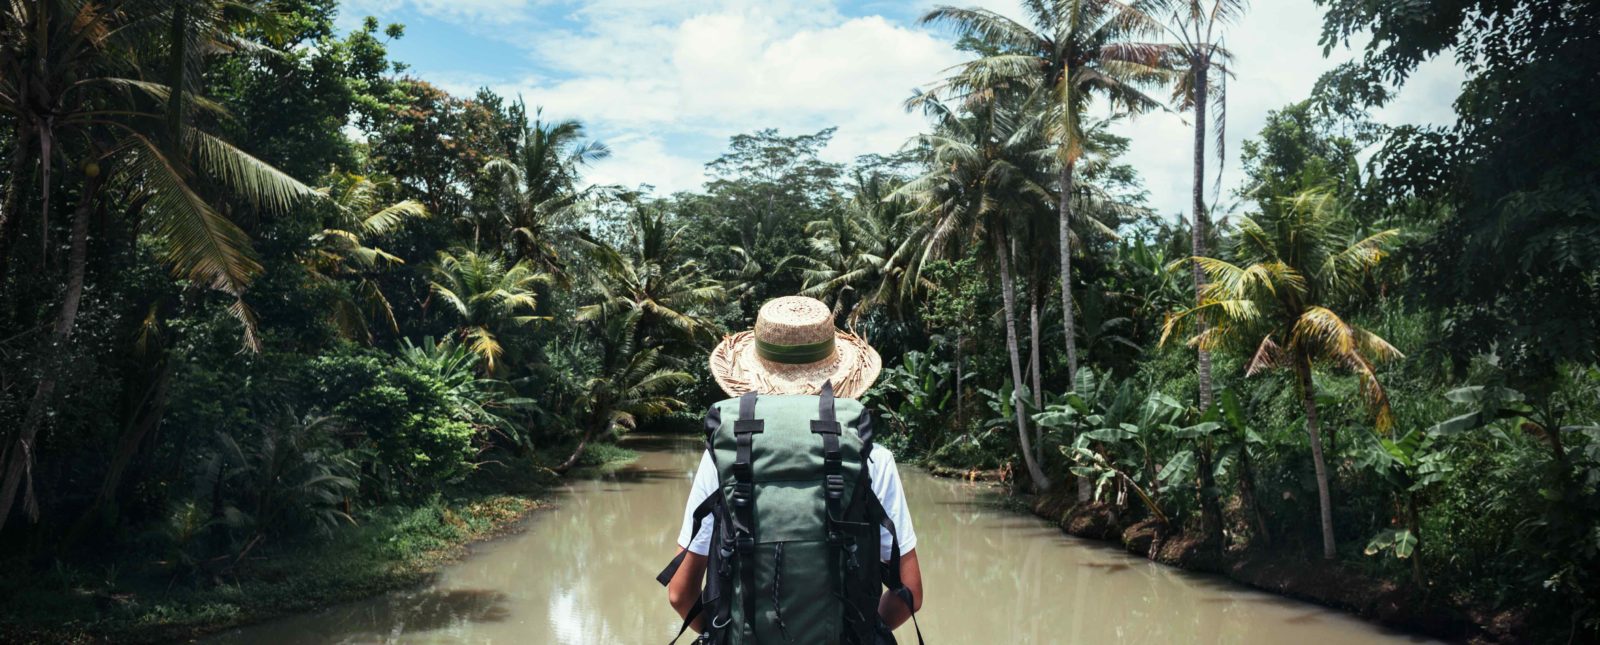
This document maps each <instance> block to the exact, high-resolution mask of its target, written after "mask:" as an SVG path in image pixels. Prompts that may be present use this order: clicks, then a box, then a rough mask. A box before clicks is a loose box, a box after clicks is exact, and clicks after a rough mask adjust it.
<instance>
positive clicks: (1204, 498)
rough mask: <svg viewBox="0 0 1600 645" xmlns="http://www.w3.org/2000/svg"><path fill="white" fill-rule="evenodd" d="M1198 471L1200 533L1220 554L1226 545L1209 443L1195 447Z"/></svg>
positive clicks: (1205, 442)
mask: <svg viewBox="0 0 1600 645" xmlns="http://www.w3.org/2000/svg"><path fill="white" fill-rule="evenodd" d="M1195 453H1196V454H1195V456H1196V457H1198V462H1199V463H1198V470H1199V471H1200V481H1199V484H1200V532H1201V535H1202V536H1204V539H1205V541H1206V542H1207V543H1209V545H1210V548H1211V549H1213V550H1215V551H1216V552H1218V553H1221V552H1222V550H1223V548H1224V547H1225V546H1226V544H1225V543H1224V542H1223V537H1222V505H1221V504H1220V503H1219V502H1218V501H1217V479H1216V473H1215V472H1214V471H1215V470H1216V467H1215V466H1214V465H1213V464H1212V462H1211V441H1210V440H1209V439H1208V440H1206V441H1204V442H1202V443H1201V444H1200V445H1197V446H1195Z"/></svg>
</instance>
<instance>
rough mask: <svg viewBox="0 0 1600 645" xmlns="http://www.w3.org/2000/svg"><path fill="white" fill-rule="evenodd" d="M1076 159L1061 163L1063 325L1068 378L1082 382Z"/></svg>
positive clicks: (1073, 381)
mask: <svg viewBox="0 0 1600 645" xmlns="http://www.w3.org/2000/svg"><path fill="white" fill-rule="evenodd" d="M1073 165H1074V162H1071V161H1067V162H1063V163H1062V164H1061V177H1060V183H1061V185H1060V186H1059V188H1060V190H1061V205H1060V220H1061V222H1060V224H1061V228H1060V239H1059V242H1060V249H1061V327H1062V330H1063V331H1065V332H1066V334H1067V335H1066V337H1065V338H1064V339H1063V342H1065V343H1066V345H1067V382H1068V383H1077V382H1078V334H1077V331H1076V330H1075V326H1076V323H1075V322H1074V317H1075V313H1074V311H1073V309H1072V232H1071V225H1072V167H1073Z"/></svg>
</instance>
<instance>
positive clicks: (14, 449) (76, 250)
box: [0, 174, 101, 530]
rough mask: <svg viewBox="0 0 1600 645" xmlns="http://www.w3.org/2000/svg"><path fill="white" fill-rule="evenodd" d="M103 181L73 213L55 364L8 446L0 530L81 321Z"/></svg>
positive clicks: (54, 337) (89, 187)
mask: <svg viewBox="0 0 1600 645" xmlns="http://www.w3.org/2000/svg"><path fill="white" fill-rule="evenodd" d="M100 185H101V176H100V175H98V174H97V175H96V176H94V177H89V178H88V180H87V182H86V183H85V184H84V189H83V195H82V197H81V200H80V201H79V202H78V207H77V209H75V210H74V212H73V214H72V250H71V252H70V255H69V257H68V261H67V289H66V292H65V294H63V296H62V298H61V313H60V314H59V315H57V317H56V325H55V329H54V330H52V331H51V335H50V347H49V349H48V350H47V351H48V352H49V354H51V359H50V363H51V364H49V365H47V366H46V367H45V375H44V377H43V378H42V379H40V380H39V385H38V387H37V388H35V389H34V392H33V401H32V402H30V403H29V404H28V412H27V415H26V416H24V417H23V420H22V427H21V428H20V429H19V430H18V431H17V434H16V437H15V440H14V442H13V443H12V445H10V446H8V447H7V450H6V453H7V454H6V458H5V471H4V472H5V479H4V480H3V483H0V530H3V529H4V528H5V525H6V519H7V518H9V517H10V516H11V508H12V505H13V504H15V503H16V499H17V488H18V487H19V486H21V484H22V480H23V477H24V476H25V475H30V474H31V472H32V469H33V445H34V444H33V440H34V439H35V438H36V437H37V436H38V434H39V425H40V424H41V423H42V422H43V421H44V414H45V409H46V408H48V407H50V402H51V399H52V398H53V397H54V395H55V390H56V377H55V374H54V371H55V370H58V369H61V365H60V364H59V363H60V360H59V359H60V357H61V356H62V355H63V354H64V353H65V352H64V350H65V349H66V347H67V342H68V341H69V340H71V338H72V328H73V326H74V325H75V324H77V322H78V305H79V304H81V303H82V302H83V280H84V274H85V272H86V268H87V266H88V264H89V218H90V216H91V215H92V213H93V212H94V204H95V201H96V200H97V199H99V195H100ZM29 482H30V483H29V489H30V490H29V492H28V495H27V498H28V502H27V503H25V504H24V507H25V509H26V510H27V511H28V514H29V515H30V516H36V514H37V511H38V509H37V508H36V507H35V505H34V503H33V501H32V500H33V493H32V490H31V489H32V483H31V482H32V478H31V477H29Z"/></svg>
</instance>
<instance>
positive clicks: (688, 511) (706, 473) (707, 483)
mask: <svg viewBox="0 0 1600 645" xmlns="http://www.w3.org/2000/svg"><path fill="white" fill-rule="evenodd" d="M716 490H717V468H716V466H713V465H712V464H711V454H710V453H704V454H702V455H701V456H700V467H699V468H697V469H696V470H695V473H694V484H693V485H692V486H690V488H689V501H688V503H687V504H685V505H684V507H683V528H682V529H679V530H678V546H680V547H682V548H685V549H688V550H689V551H690V552H692V553H694V554H695V555H707V554H709V553H711V523H712V522H713V521H715V520H713V519H712V517H711V516H709V515H707V516H706V519H705V520H703V521H701V522H700V532H699V533H697V534H695V535H693V536H690V535H689V533H690V532H692V531H693V530H694V509H695V508H697V507H699V506H700V502H703V501H705V500H706V498H707V497H710V496H711V494H712V493H714V492H716Z"/></svg>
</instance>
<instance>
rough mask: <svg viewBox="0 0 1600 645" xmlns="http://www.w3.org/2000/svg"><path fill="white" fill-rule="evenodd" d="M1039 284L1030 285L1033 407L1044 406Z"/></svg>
mask: <svg viewBox="0 0 1600 645" xmlns="http://www.w3.org/2000/svg"><path fill="white" fill-rule="evenodd" d="M1037 284H1039V281H1035V282H1034V284H1033V285H1029V286H1028V378H1029V383H1030V387H1031V388H1032V389H1033V392H1031V394H1032V395H1033V397H1032V398H1033V407H1036V408H1042V407H1044V376H1043V370H1042V368H1041V367H1040V366H1039V345H1040V343H1041V342H1042V341H1041V340H1040V330H1039V290H1038V289H1036V288H1034V285H1037Z"/></svg>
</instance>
